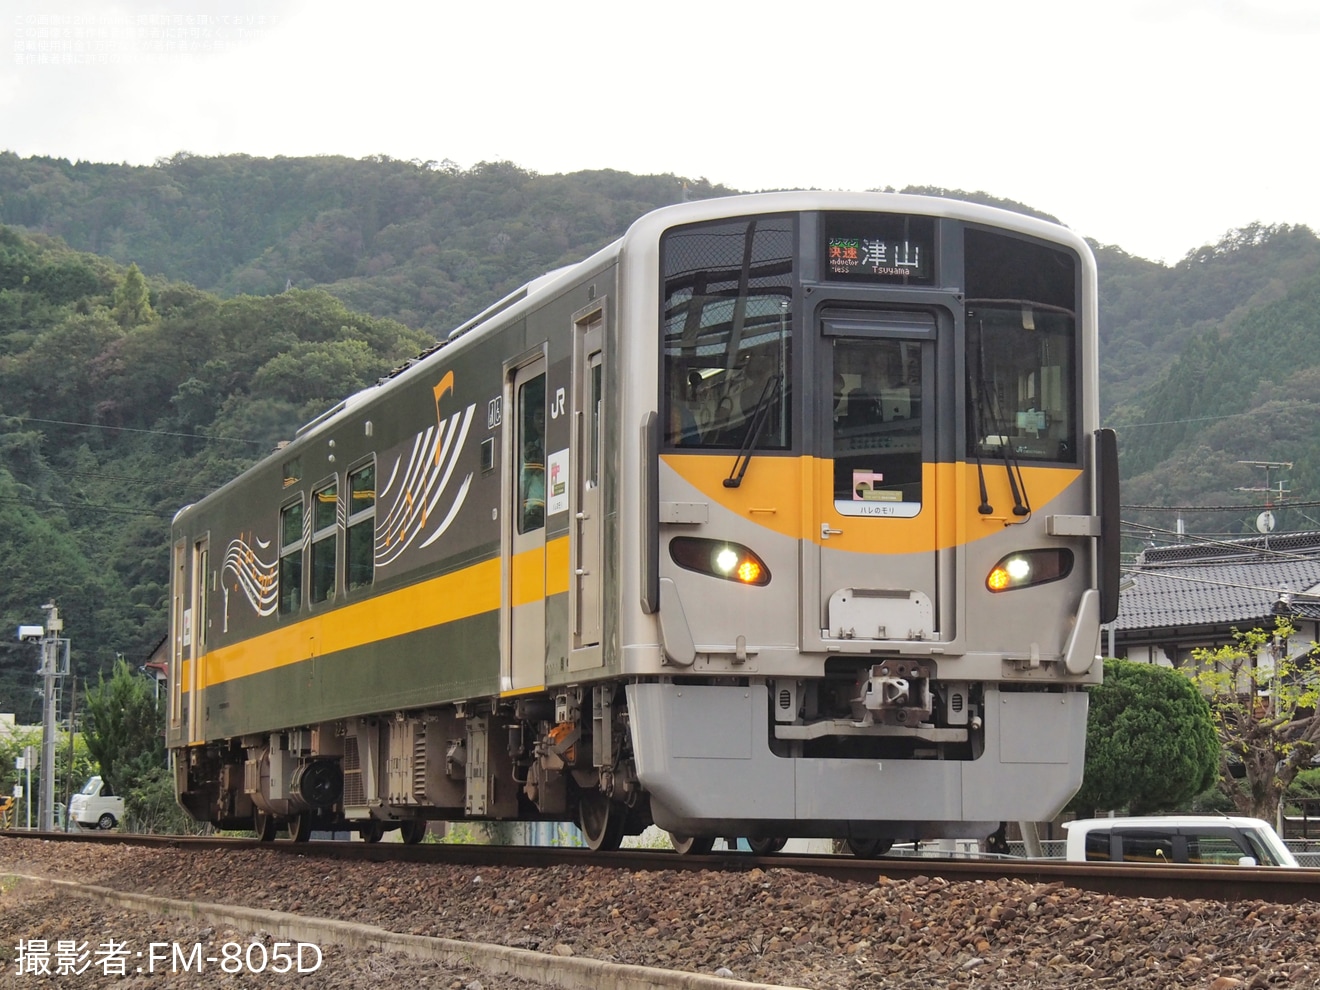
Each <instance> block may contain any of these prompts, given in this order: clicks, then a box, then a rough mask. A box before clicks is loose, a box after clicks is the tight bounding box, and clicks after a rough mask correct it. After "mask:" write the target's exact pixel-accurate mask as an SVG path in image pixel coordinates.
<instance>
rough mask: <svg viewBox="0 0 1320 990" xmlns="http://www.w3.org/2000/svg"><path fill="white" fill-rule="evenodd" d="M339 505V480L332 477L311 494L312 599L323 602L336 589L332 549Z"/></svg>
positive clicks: (336, 538)
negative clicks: (327, 482)
mask: <svg viewBox="0 0 1320 990" xmlns="http://www.w3.org/2000/svg"><path fill="white" fill-rule="evenodd" d="M338 506H339V483H338V482H337V481H332V482H330V484H328V485H326V486H325V487H323V488H318V489H317V490H316V493H315V494H314V495H313V496H312V594H311V599H312V603H313V604H315V603H318V602H323V601H325V600H326V599H327V598H329V597H330V596H331V595H333V594H334V593H335V551H336V549H337V548H338V545H339V541H338V536H339V532H338V529H337V528H336V526H335V515H336V511H337V509H338Z"/></svg>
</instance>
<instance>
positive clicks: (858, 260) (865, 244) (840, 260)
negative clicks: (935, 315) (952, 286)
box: [821, 214, 935, 285]
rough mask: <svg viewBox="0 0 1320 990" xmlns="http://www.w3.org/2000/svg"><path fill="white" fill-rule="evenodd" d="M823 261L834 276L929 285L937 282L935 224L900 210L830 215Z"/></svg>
mask: <svg viewBox="0 0 1320 990" xmlns="http://www.w3.org/2000/svg"><path fill="white" fill-rule="evenodd" d="M824 254H825V256H824V258H823V259H822V261H823V264H822V265H821V270H822V273H823V274H824V276H825V278H827V279H829V280H831V281H839V280H842V281H849V282H890V283H895V282H896V283H899V284H905V285H929V284H930V283H931V282H933V281H934V274H935V273H934V262H935V257H934V256H935V223H934V221H933V220H932V219H931V218H930V217H909V216H901V215H896V214H881V215H876V214H866V215H860V216H858V215H852V214H830V215H828V216H827V217H826V220H825V245H824Z"/></svg>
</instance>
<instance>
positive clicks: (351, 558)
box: [344, 464, 376, 591]
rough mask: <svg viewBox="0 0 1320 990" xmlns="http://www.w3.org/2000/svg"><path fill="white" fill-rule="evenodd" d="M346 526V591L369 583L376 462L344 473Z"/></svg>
mask: <svg viewBox="0 0 1320 990" xmlns="http://www.w3.org/2000/svg"><path fill="white" fill-rule="evenodd" d="M348 499H349V502H348V507H347V508H348V527H347V528H346V529H345V530H344V559H345V568H346V571H347V573H346V574H345V576H344V584H345V587H347V588H348V590H349V591H352V590H353V589H354V588H361V587H363V586H364V585H368V584H371V579H372V576H373V574H374V572H375V554H376V465H375V464H368V465H366V466H365V467H360V468H358V469H357V470H356V471H350V472H349V475H348Z"/></svg>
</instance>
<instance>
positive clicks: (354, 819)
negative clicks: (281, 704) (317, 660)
mask: <svg viewBox="0 0 1320 990" xmlns="http://www.w3.org/2000/svg"><path fill="white" fill-rule="evenodd" d="M930 673H931V671H930V669H929V667H928V666H927V665H926V664H925V663H923V662H922V661H920V660H888V661H885V662H882V663H878V664H874V663H868V664H863V665H859V664H856V663H853V664H841V665H838V666H837V667H831V668H829V669H827V671H826V675H827V676H826V677H824V678H820V679H812V680H796V679H794V680H784V679H779V680H774V679H758V678H722V679H710V680H708V681H706V682H701V681H683V682H672V681H666V680H661V679H656V680H654V681H649V682H637V683H634V684H630V685H625V684H623V683H621V682H606V683H599V684H589V685H582V686H577V687H572V688H567V689H564V690H562V691H559V692H557V693H555V694H553V695H551V694H544V695H539V694H538V695H532V696H526V697H520V698H513V699H487V700H482V701H471V702H461V703H457V704H451V705H443V706H436V707H434V708H428V709H423V710H410V711H399V712H394V713H390V714H388V715H374V716H369V717H360V718H352V719H340V720H335V721H327V722H323V723H319V724H317V725H313V726H306V727H299V728H292V729H287V730H284V731H280V732H274V733H269V734H259V735H250V736H244V737H240V738H234V739H229V740H225V741H223V742H219V743H211V744H208V745H206V746H201V747H193V748H191V749H189V750H187V751H186V758H185V759H184V760H177V762H176V766H175V772H176V774H177V775H178V779H177V781H176V783H177V785H178V793H179V794H180V801H181V803H182V804H183V805H184V807H185V809H186V810H187V811H188V812H189V813H190V814H191V815H193V816H194V817H196V818H197V819H199V820H202V821H209V822H212V823H213V824H214V825H215V826H217V827H220V828H227V829H252V830H253V831H254V832H255V833H256V834H257V836H258V837H259V838H261V839H263V840H270V839H273V838H274V837H275V835H276V832H277V831H278V830H280V829H285V830H287V832H288V834H289V836H290V838H291V839H293V840H294V841H305V840H306V839H308V838H310V836H311V834H312V832H313V831H328V832H340V831H353V832H357V833H358V834H360V835H361V837H362V838H363V839H365V840H367V841H377V840H379V839H380V838H381V837H382V836H383V835H384V833H385V832H387V831H392V830H399V831H400V832H401V834H402V838H403V841H405V842H418V841H420V840H421V839H422V837H423V836H424V835H425V833H426V830H427V826H428V825H429V823H430V822H432V821H461V820H476V821H555V822H562V821H572V822H574V823H575V824H577V825H578V827H579V828H580V829H581V831H582V834H583V838H584V841H585V842H586V844H587V845H588V846H589V847H591V848H592V849H597V850H608V849H613V848H617V847H618V846H619V844H620V842H621V840H622V839H623V838H624V836H626V835H630V834H637V833H640V832H641V831H643V830H644V829H645V828H646V827H647V826H649V825H651V824H653V823H655V824H659V825H660V826H661V827H662V828H666V829H668V830H669V831H670V832H671V836H672V841H673V844H674V846H675V848H676V849H678V850H679V851H680V852H703V851H708V850H709V849H710V848H711V844H712V843H713V842H714V840H715V839H716V838H717V837H731V836H738V837H742V838H745V839H747V840H748V842H749V844H751V846H752V848H753V849H754V850H756V851H760V852H770V851H774V850H776V849H778V848H781V847H782V846H783V844H784V842H785V841H786V839H787V838H789V837H792V836H822V837H832V838H836V839H842V840H845V841H847V843H848V844H849V845H850V846H851V847H852V848H853V850H854V851H855V852H857V853H859V854H861V855H877V854H880V853H883V852H884V851H886V850H887V849H888V848H889V846H890V845H891V844H892V843H893V842H894V841H896V840H904V839H920V838H931V837H935V836H936V835H942V836H952V835H953V834H955V832H956V833H957V834H958V835H961V836H972V837H977V838H984V837H985V836H986V835H988V834H990V833H991V832H993V831H994V830H995V828H996V827H997V825H998V821H996V820H994V819H990V818H987V819H985V820H980V821H973V822H967V821H948V820H946V821H939V820H938V819H937V820H931V821H908V820H905V819H903V817H902V816H900V815H893V816H892V817H890V816H885V817H882V818H880V819H878V820H868V819H867V818H865V817H863V816H862V815H859V814H858V813H857V810H856V809H858V808H859V807H860V808H865V807H867V805H868V801H867V796H866V795H861V796H860V801H859V800H854V799H850V800H840V801H838V802H837V807H834V808H833V810H831V808H830V807H827V806H822V805H820V799H819V798H818V799H816V805H817V807H816V808H815V811H814V812H813V813H811V814H809V815H802V814H800V813H797V814H795V813H793V811H792V809H791V807H789V806H787V805H785V804H784V802H783V801H782V800H776V799H773V798H767V800H766V801H763V802H761V803H760V804H759V806H758V804H757V802H756V801H754V800H753V801H752V802H751V804H750V807H751V808H752V809H753V810H751V811H750V812H748V811H742V810H740V811H739V812H738V813H737V817H732V816H730V815H728V814H724V813H718V812H712V811H710V810H703V804H702V801H701V800H700V799H696V798H693V797H692V796H691V795H690V794H688V793H687V792H689V791H691V792H694V793H695V792H697V791H700V790H701V789H703V788H709V787H712V786H717V779H716V778H711V779H710V780H703V779H702V778H701V777H700V776H699V774H700V773H701V772H703V771H705V770H706V769H707V767H708V766H710V767H713V766H716V765H717V764H721V763H722V762H723V761H722V759H720V758H719V757H721V756H722V755H727V754H728V753H729V751H731V750H737V749H738V748H739V747H740V746H743V745H744V741H743V739H742V738H741V736H737V735H735V737H734V738H733V739H732V740H730V741H727V742H725V741H718V740H717V741H715V742H714V743H713V744H712V745H711V747H710V749H711V754H710V755H711V757H712V758H711V759H698V760H689V761H687V765H688V766H689V767H690V768H692V769H691V771H690V772H692V773H695V774H697V775H698V776H692V777H689V778H688V779H678V780H675V778H674V775H673V774H672V773H669V772H657V773H656V774H655V779H654V786H655V792H654V794H653V793H652V790H651V789H650V788H648V786H647V780H646V778H647V776H648V770H649V769H651V768H652V767H654V765H655V763H656V761H655V758H654V754H655V753H656V752H657V744H656V739H655V737H656V736H657V735H660V736H665V735H667V734H669V733H673V732H681V731H682V725H683V720H684V718H687V717H688V716H686V715H684V714H683V710H682V709H679V715H678V718H677V719H676V720H675V719H674V717H673V716H672V715H663V714H661V713H659V712H658V710H657V709H656V708H655V706H654V703H653V702H651V701H646V700H644V699H650V698H653V697H655V696H656V691H657V690H662V691H664V692H666V693H667V695H671V696H672V697H673V699H675V701H676V702H677V703H681V702H682V699H683V698H684V695H685V692H686V697H687V698H688V699H691V700H692V701H693V702H694V703H697V704H699V705H700V706H701V707H700V708H699V709H698V710H697V711H696V714H697V715H698V716H700V723H701V724H702V725H705V724H707V723H709V722H710V721H712V720H711V719H707V718H705V717H704V715H705V714H708V713H716V714H717V715H718V712H719V710H720V709H719V706H720V705H722V704H724V699H727V698H733V699H735V701H736V700H738V699H747V700H749V701H750V699H751V698H753V697H756V698H759V699H762V700H763V703H762V704H761V705H759V712H760V714H759V715H758V716H757V720H758V721H759V722H761V723H763V724H762V725H761V728H760V730H759V731H758V732H757V733H755V735H756V736H757V738H759V739H761V740H762V742H761V745H762V746H763V747H764V750H765V752H764V754H762V758H761V759H760V760H754V761H750V762H748V763H747V765H746V767H745V770H746V771H747V772H750V773H753V774H756V773H760V772H761V771H758V770H755V769H754V768H755V767H762V766H765V767H770V768H771V769H772V770H777V768H779V767H783V766H790V767H791V766H796V765H798V764H799V763H801V762H802V761H811V762H812V765H813V766H819V767H830V768H832V767H840V766H852V767H857V766H861V765H870V764H875V765H878V766H884V765H889V766H898V765H900V764H903V765H907V766H908V767H910V768H915V769H919V768H920V767H921V766H922V765H925V766H929V767H933V766H935V765H936V764H957V763H962V762H967V761H975V760H976V759H977V758H978V757H980V756H981V754H982V751H983V748H984V736H985V733H984V726H983V720H982V712H983V710H984V708H985V698H984V696H983V695H984V692H983V690H982V687H981V685H978V684H969V683H966V682H940V681H936V680H934V679H933V678H932V677H931V676H930ZM730 692H732V693H730ZM712 706H714V707H712ZM733 708H734V709H736V711H735V714H733V715H732V716H731V721H732V722H734V723H735V724H736V723H737V722H738V720H739V718H741V717H742V713H741V709H739V708H738V705H737V704H735V705H734V706H733ZM746 711H747V713H749V714H750V713H751V711H752V709H751V708H748V709H746ZM700 731H701V730H700V729H697V730H696V732H695V734H699V733H700ZM713 731H723V730H722V729H716V730H713ZM693 734H694V733H691V732H690V733H687V735H688V736H691V735H693ZM679 752H680V755H682V752H683V751H682V750H679ZM701 755H705V754H701ZM741 755H742V754H740V753H733V756H735V757H738V756H741ZM639 757H640V759H639ZM176 759H177V758H176ZM734 769H735V770H738V769H744V768H741V767H737V766H735V767H734ZM842 779H843V778H841V780H842ZM830 786H832V785H830ZM838 786H844V785H843V784H842V783H841V784H839V785H838ZM777 789H782V788H778V785H777V784H776V782H775V780H774V779H771V778H770V777H769V776H767V779H766V781H765V790H766V791H767V793H768V794H774V793H775V792H776V790H777ZM854 797H856V796H854ZM758 807H759V810H757V808H758ZM912 807H913V809H914V810H919V808H920V806H919V803H918V804H913V805H912ZM908 817H911V816H910V815H909V816H908Z"/></svg>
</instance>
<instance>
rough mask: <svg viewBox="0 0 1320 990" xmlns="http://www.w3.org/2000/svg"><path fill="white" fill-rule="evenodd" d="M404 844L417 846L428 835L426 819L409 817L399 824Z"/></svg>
mask: <svg viewBox="0 0 1320 990" xmlns="http://www.w3.org/2000/svg"><path fill="white" fill-rule="evenodd" d="M399 834H400V835H401V836H402V837H403V842H404V845H408V846H415V845H417V843H419V842H421V841H422V839H424V838H425V837H426V819H424V818H407V819H405V820H404V821H403V823H402V824H401V825H400V826H399Z"/></svg>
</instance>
